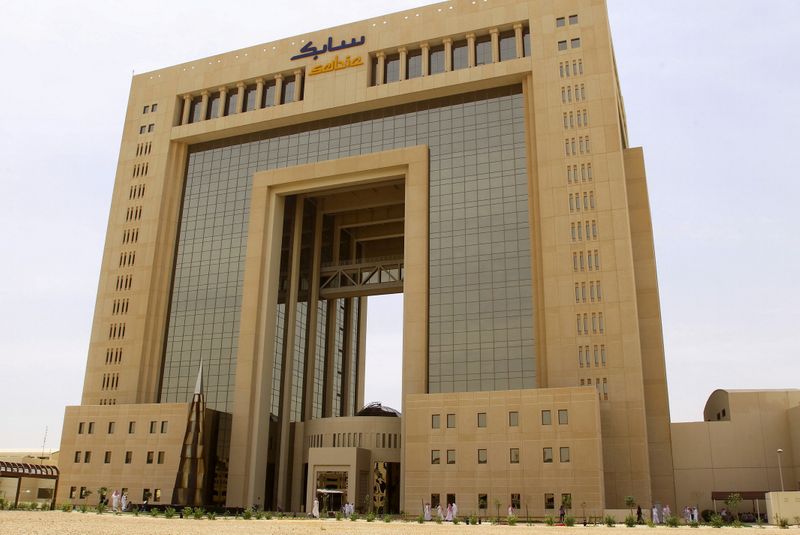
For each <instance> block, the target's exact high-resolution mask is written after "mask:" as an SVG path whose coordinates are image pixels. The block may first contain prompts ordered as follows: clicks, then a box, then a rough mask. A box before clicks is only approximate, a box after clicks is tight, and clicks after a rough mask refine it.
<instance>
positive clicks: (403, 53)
mask: <svg viewBox="0 0 800 535" xmlns="http://www.w3.org/2000/svg"><path fill="white" fill-rule="evenodd" d="M397 51H398V52H400V80H405V79H406V77H407V74H408V49H407V48H406V47H404V46H401V47H400V48H398V49H397Z"/></svg>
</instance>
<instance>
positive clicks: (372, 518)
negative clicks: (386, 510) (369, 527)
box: [367, 512, 375, 522]
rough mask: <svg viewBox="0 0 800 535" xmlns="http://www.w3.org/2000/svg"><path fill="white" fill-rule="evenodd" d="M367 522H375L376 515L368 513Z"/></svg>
mask: <svg viewBox="0 0 800 535" xmlns="http://www.w3.org/2000/svg"><path fill="white" fill-rule="evenodd" d="M367 522H375V513H373V512H370V513H367Z"/></svg>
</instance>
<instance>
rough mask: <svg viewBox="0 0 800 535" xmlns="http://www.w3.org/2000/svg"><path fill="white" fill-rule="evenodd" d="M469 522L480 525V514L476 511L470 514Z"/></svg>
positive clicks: (472, 524)
mask: <svg viewBox="0 0 800 535" xmlns="http://www.w3.org/2000/svg"><path fill="white" fill-rule="evenodd" d="M469 524H470V525H471V526H477V525H478V515H476V514H475V513H472V514H471V515H469Z"/></svg>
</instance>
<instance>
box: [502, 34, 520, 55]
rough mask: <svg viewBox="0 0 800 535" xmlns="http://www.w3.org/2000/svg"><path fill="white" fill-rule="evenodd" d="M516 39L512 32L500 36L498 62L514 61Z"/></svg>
mask: <svg viewBox="0 0 800 535" xmlns="http://www.w3.org/2000/svg"><path fill="white" fill-rule="evenodd" d="M516 57H517V37H516V35H515V34H514V32H513V31H511V32H503V33H501V34H500V61H506V60H508V59H516Z"/></svg>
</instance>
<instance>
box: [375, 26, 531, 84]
mask: <svg viewBox="0 0 800 535" xmlns="http://www.w3.org/2000/svg"><path fill="white" fill-rule="evenodd" d="M481 33H482V35H478V36H476V34H475V33H470V34H467V35H466V36H464V38H462V39H458V40H453V39H452V38H445V39H443V40H442V43H441V44H437V45H435V46H428V44H421V45H420V46H419V47H415V48H413V49H410V50H409V49H407V48H406V47H402V48H400V49H399V50H398V52H396V53H393V54H386V53H385V52H383V51H380V52H377V53H375V55H374V56H373V57H372V64H371V67H372V68H371V80H370V84H371V85H373V86H374V85H381V84H388V83H391V82H398V81H401V80H409V79H412V78H419V77H421V76H429V75H433V74H439V73H443V72H448V71H456V70H460V69H467V68H470V67H479V66H481V65H489V64H491V63H496V62H498V61H507V60H511V59H517V58H521V57H529V56H530V55H531V45H530V42H531V40H530V31H529V29H528V28H527V27H525V26H524V25H522V24H517V25H515V27H514V29H513V30H508V31H503V32H501V31H499V30H498V29H497V28H493V29H491V30H483V31H482V32H481Z"/></svg>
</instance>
